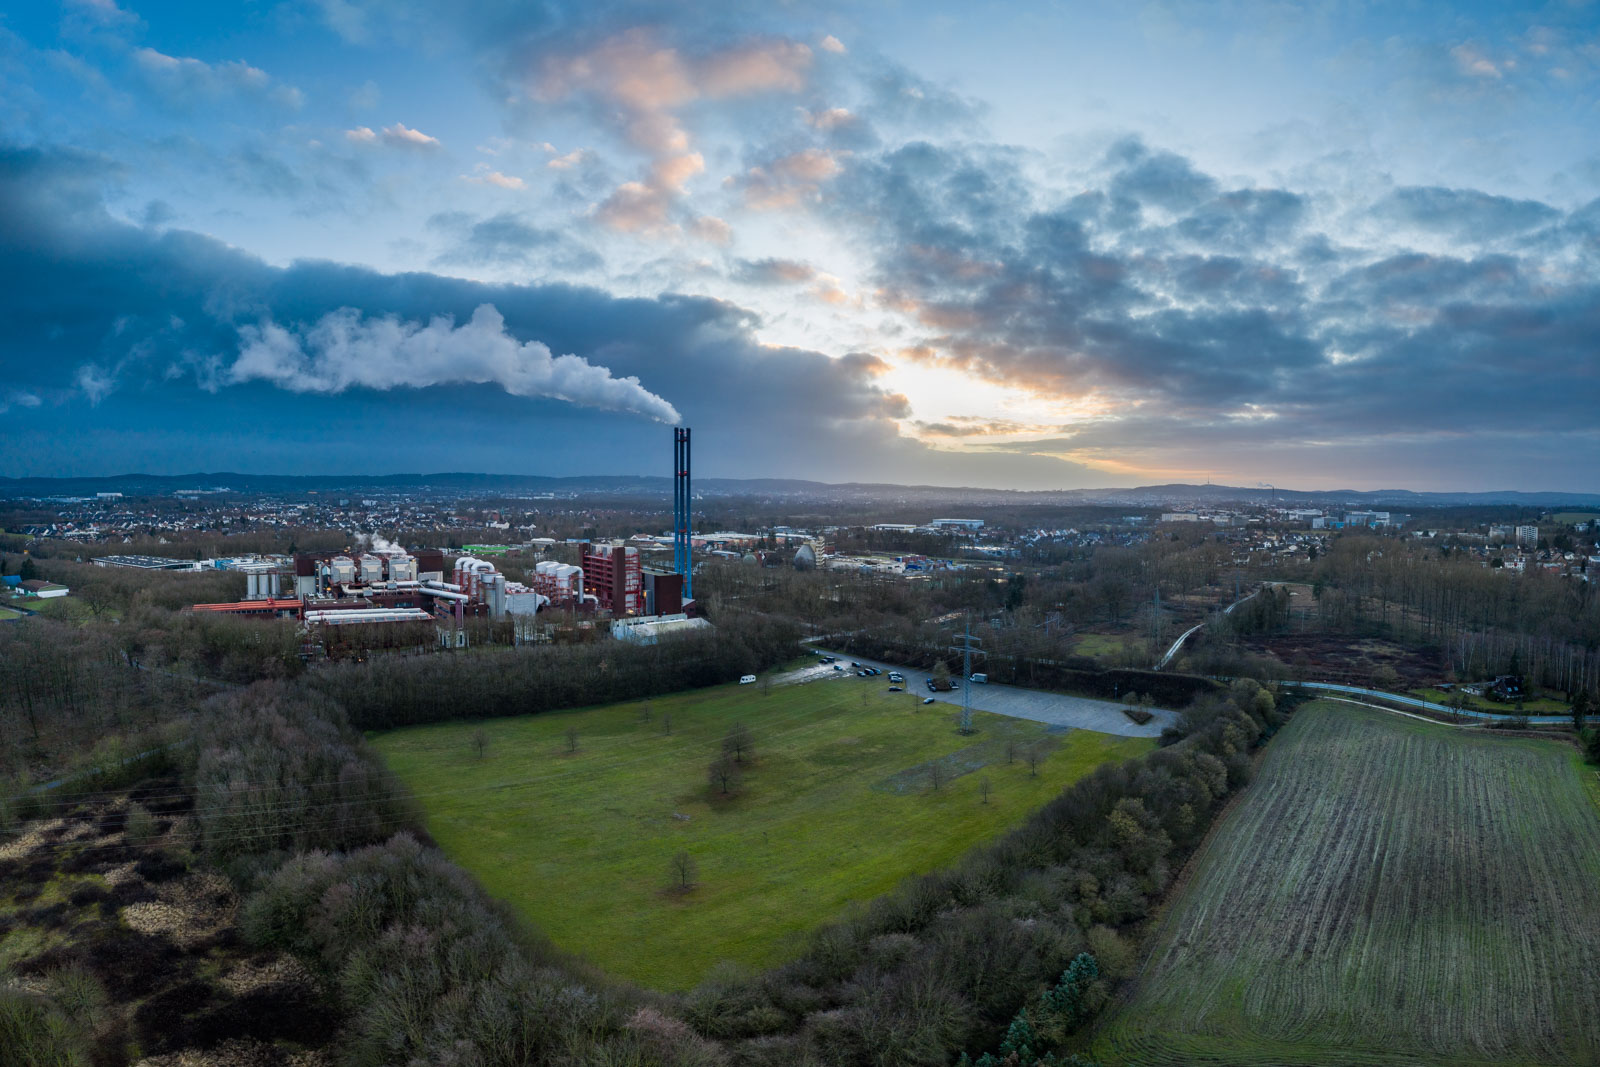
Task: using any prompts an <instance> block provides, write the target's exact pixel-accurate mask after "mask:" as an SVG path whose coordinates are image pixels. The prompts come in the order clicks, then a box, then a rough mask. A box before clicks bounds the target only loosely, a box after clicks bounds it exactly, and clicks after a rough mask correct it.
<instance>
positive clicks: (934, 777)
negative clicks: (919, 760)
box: [928, 760, 945, 793]
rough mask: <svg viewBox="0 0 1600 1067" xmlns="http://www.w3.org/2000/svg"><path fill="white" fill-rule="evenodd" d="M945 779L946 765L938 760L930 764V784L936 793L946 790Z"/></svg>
mask: <svg viewBox="0 0 1600 1067" xmlns="http://www.w3.org/2000/svg"><path fill="white" fill-rule="evenodd" d="M944 778H945V774H944V764H942V763H940V762H939V761H938V760H934V761H933V762H932V763H930V764H928V784H929V785H930V786H932V787H933V791H934V792H935V793H937V792H938V791H939V790H940V789H942V788H944Z"/></svg>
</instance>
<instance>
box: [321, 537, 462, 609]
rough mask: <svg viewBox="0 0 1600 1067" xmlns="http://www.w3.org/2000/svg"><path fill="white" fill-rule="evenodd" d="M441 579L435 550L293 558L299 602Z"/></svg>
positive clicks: (440, 561) (440, 555) (439, 555)
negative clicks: (411, 552)
mask: <svg viewBox="0 0 1600 1067" xmlns="http://www.w3.org/2000/svg"><path fill="white" fill-rule="evenodd" d="M430 579H431V580H433V581H436V582H442V581H443V580H444V553H443V552H440V551H438V550H436V549H430V550H423V551H421V552H417V553H416V554H415V555H407V554H404V553H397V552H385V553H372V552H364V553H361V554H360V555H354V554H351V553H347V552H337V553H328V554H324V555H313V554H309V553H301V554H300V555H297V556H295V558H294V592H295V595H296V596H298V597H300V598H301V599H302V600H305V599H311V598H315V597H324V596H341V595H359V594H357V593H356V592H355V591H356V590H357V589H360V590H363V591H365V590H369V589H376V588H380V587H383V586H388V585H391V584H392V585H393V586H395V587H396V588H400V587H406V588H412V587H415V586H417V585H419V584H420V583H422V582H426V581H428V580H430Z"/></svg>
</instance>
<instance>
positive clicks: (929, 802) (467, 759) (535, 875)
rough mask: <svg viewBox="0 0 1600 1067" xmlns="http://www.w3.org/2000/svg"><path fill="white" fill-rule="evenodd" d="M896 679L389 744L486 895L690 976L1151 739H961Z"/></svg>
mask: <svg viewBox="0 0 1600 1067" xmlns="http://www.w3.org/2000/svg"><path fill="white" fill-rule="evenodd" d="M884 688H885V685H884V680H883V679H882V678H877V679H872V680H865V679H857V678H854V677H848V678H839V679H830V680H826V681H820V682H813V683H810V684H807V685H799V686H779V687H776V688H774V689H773V690H772V691H771V692H770V694H767V695H763V694H762V693H761V692H760V691H759V690H758V689H757V687H755V686H723V687H720V688H717V689H709V690H700V691H695V692H689V693H680V694H675V695H672V696H669V697H661V698H656V699H654V700H651V701H648V702H647V701H632V702H628V703H625V704H619V705H613V706H609V707H600V708H590V709H584V710H579V711H572V712H561V713H550V714H545V715H538V716H529V717H526V718H509V719H498V720H491V721H487V722H482V723H478V722H461V723H449V724H441V725H434V726H422V727H414V728H410V729H405V730H397V731H392V732H390V733H387V734H383V735H380V736H378V737H376V738H375V739H374V741H375V744H376V746H377V748H378V749H379V751H380V752H382V753H383V756H384V758H385V759H386V760H387V761H388V764H389V766H390V767H391V768H393V770H394V771H395V772H396V773H398V774H399V775H400V777H401V778H402V779H404V781H405V782H406V784H407V785H408V786H409V787H410V788H411V789H413V790H414V791H415V792H416V793H417V795H418V797H419V799H420V800H421V802H422V804H423V805H424V807H425V808H426V810H427V813H428V829H429V832H430V833H432V834H433V835H434V837H435V838H436V839H437V840H438V842H439V844H440V845H441V846H442V847H443V848H444V849H445V851H446V852H448V853H449V855H450V856H451V858H453V859H454V860H456V861H457V862H458V863H460V864H461V865H462V866H464V867H466V868H467V869H469V870H470V871H472V872H473V874H474V875H475V876H476V877H477V878H478V879H479V880H480V881H481V882H482V884H483V885H484V886H485V888H487V889H488V890H489V892H490V893H492V894H493V895H495V896H497V897H499V898H501V899H503V900H506V901H508V902H509V903H511V904H512V905H514V906H515V907H516V908H517V909H518V910H519V911H520V912H521V913H522V914H523V915H525V916H526V917H527V918H528V919H530V920H531V921H533V922H534V923H535V924H537V925H538V926H539V927H540V928H542V929H543V930H544V931H545V932H547V933H548V934H549V935H550V936H551V937H552V938H553V939H554V940H555V941H556V943H557V944H559V945H561V946H562V947H564V948H567V949H569V950H572V951H575V952H581V953H583V954H584V955H586V956H588V957H589V958H591V959H592V960H594V961H595V962H596V963H598V964H600V965H601V966H603V967H605V968H606V969H607V970H608V971H611V972H612V973H615V974H617V975H619V976H621V977H624V978H627V979H630V980H633V981H636V982H640V983H643V984H646V985H650V986H654V987H657V988H668V989H681V988H685V987H687V986H690V985H692V984H694V983H695V982H697V981H699V980H700V979H701V978H703V977H705V976H706V975H707V974H708V973H709V972H710V971H711V969H712V968H713V967H714V966H715V965H716V964H717V963H718V962H719V961H722V960H731V961H734V962H735V963H737V964H740V965H744V966H750V967H760V966H765V965H769V964H772V963H775V962H778V961H780V960H781V959H783V958H784V957H785V955H786V954H788V953H789V952H791V951H792V950H794V949H795V948H796V947H797V946H798V944H799V940H800V938H801V937H802V936H803V935H804V934H805V932H806V931H808V930H810V929H812V928H814V927H815V926H817V925H818V924H819V923H821V922H823V921H826V920H827V919H829V918H831V917H833V916H836V915H838V914H839V913H840V912H841V911H842V910H843V909H844V908H845V907H846V906H847V905H848V904H849V903H850V902H852V901H865V900H870V899H871V898H872V897H874V896H876V895H878V894H879V893H882V892H883V891H885V890H887V889H889V888H891V887H892V886H894V885H895V884H896V883H897V882H899V881H900V880H901V879H902V878H904V877H906V876H907V875H911V874H915V873H919V872H923V871H928V870H932V869H934V868H937V867H939V866H941V865H944V864H947V863H949V862H951V861H953V860H954V859H956V858H957V857H958V856H960V855H961V854H962V853H963V852H965V851H966V850H967V849H968V848H970V847H972V846H973V845H975V844H978V843H979V842H982V841H985V840H988V839H990V838H993V837H994V836H996V835H997V834H999V833H1000V832H1001V831H1003V830H1005V829H1006V828H1007V827H1009V826H1011V825H1012V824H1014V823H1015V822H1017V821H1018V820H1020V819H1021V818H1022V817H1023V816H1024V815H1026V814H1027V813H1028V812H1029V811H1032V810H1033V809H1034V808H1036V807H1038V806H1039V805H1040V804H1042V803H1043V802H1044V801H1046V800H1048V799H1049V798H1050V797H1052V796H1054V795H1055V794H1056V793H1057V792H1059V791H1060V789H1061V788H1062V787H1063V786H1064V785H1066V784H1067V783H1069V782H1071V781H1073V780H1075V779H1077V778H1079V777H1081V776H1082V775H1084V774H1085V773H1087V772H1088V771H1090V770H1091V769H1093V768H1094V767H1095V766H1097V765H1098V764H1100V763H1102V762H1105V761H1107V760H1122V759H1127V758H1131V757H1133V756H1137V755H1140V754H1142V753H1144V752H1147V751H1149V750H1150V749H1151V748H1152V747H1153V745H1154V742H1153V741H1150V740H1146V739H1137V738H1120V737H1113V736H1111V735H1107V734H1099V733H1093V732H1089V731H1081V730H1080V731H1072V732H1070V733H1067V734H1064V735H1049V734H1048V733H1047V731H1046V728H1045V727H1043V726H1041V725H1039V724H1036V723H1029V722H1021V721H1018V720H1012V719H1006V718H1002V717H1000V716H995V715H989V714H986V713H982V712H978V713H975V714H974V717H975V721H976V725H977V730H978V732H977V733H976V734H974V735H972V736H969V737H963V736H961V735H960V734H959V733H958V732H957V731H956V729H955V726H956V723H955V717H954V715H953V714H952V713H951V709H950V708H949V706H948V705H934V706H930V707H924V706H922V704H921V700H920V695H918V694H906V693H887V692H884ZM647 704H648V706H649V718H648V720H647V719H646V718H645V715H644V709H645V707H646V705H647ZM669 719H670V722H671V733H668V732H667V729H666V725H667V722H668V720H669ZM735 723H743V724H744V725H745V726H746V727H748V729H749V731H750V733H751V736H752V737H753V739H754V750H755V754H756V758H755V761H754V763H753V764H752V765H750V766H748V767H747V768H745V770H744V784H743V786H742V787H741V788H740V790H739V792H738V793H737V794H736V795H734V796H731V797H723V796H721V795H720V793H719V791H718V790H716V789H714V788H713V787H712V786H710V785H709V783H708V778H707V768H708V766H709V764H710V763H711V761H712V760H713V759H714V758H715V757H716V756H717V755H718V754H719V752H720V746H721V742H722V739H723V738H724V736H725V735H726V734H727V733H728V731H729V728H730V727H732V726H733V725H734V724H735ZM480 728H481V729H482V731H483V734H484V739H485V741H486V748H485V754H484V755H483V756H482V757H481V758H480V757H479V756H478V754H477V752H476V746H475V744H474V735H475V733H476V732H477V731H478V730H479V729H480ZM569 729H573V730H576V731H577V739H576V740H577V747H576V750H575V751H569V750H568V747H569V740H568V737H567V732H568V730H569ZM1007 739H1013V740H1015V741H1016V742H1017V747H1018V749H1019V753H1020V751H1024V750H1025V749H1026V747H1027V746H1028V745H1030V744H1034V743H1038V742H1043V743H1044V744H1045V745H1047V746H1049V748H1050V751H1049V754H1048V756H1047V757H1046V758H1044V760H1043V762H1042V763H1040V765H1039V767H1038V773H1037V776H1035V775H1034V774H1032V773H1031V771H1030V768H1029V766H1028V763H1027V761H1026V759H1024V758H1022V756H1021V755H1020V754H1019V755H1018V757H1017V758H1016V759H1015V762H1012V763H1007V760H1006V749H1007ZM935 762H937V763H938V764H939V766H940V768H941V771H940V774H939V775H938V777H939V778H941V779H942V780H941V781H940V784H939V787H938V788H937V789H935V788H934V787H933V783H934V779H935V777H936V775H935V773H934V772H933V770H932V765H933V764H934V763H935ZM985 778H987V779H988V781H989V784H990V786H991V789H992V794H991V796H990V797H989V799H988V801H987V803H985V801H984V799H983V796H982V793H981V782H982V781H983V780H984V779H985ZM680 851H682V852H687V853H688V854H689V855H690V856H691V857H693V859H694V862H695V865H696V867H697V874H696V877H695V883H696V884H695V886H694V888H693V889H692V890H690V891H688V892H674V891H671V890H670V889H669V888H668V886H669V883H670V880H671V876H670V872H669V867H670V865H671V860H672V857H673V856H674V855H675V854H677V853H678V852H680Z"/></svg>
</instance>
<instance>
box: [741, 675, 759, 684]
mask: <svg viewBox="0 0 1600 1067" xmlns="http://www.w3.org/2000/svg"><path fill="white" fill-rule="evenodd" d="M755 680H756V676H755V675H753V674H746V675H744V676H743V677H741V678H740V679H739V684H740V685H753V684H755Z"/></svg>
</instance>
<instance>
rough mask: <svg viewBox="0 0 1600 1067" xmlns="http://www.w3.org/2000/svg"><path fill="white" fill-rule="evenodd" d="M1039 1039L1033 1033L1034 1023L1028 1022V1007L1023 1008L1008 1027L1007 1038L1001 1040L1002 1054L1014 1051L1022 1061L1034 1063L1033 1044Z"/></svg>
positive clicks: (1007, 1054)
mask: <svg viewBox="0 0 1600 1067" xmlns="http://www.w3.org/2000/svg"><path fill="white" fill-rule="evenodd" d="M1036 1040H1038V1039H1037V1038H1036V1037H1035V1036H1034V1033H1033V1024H1031V1023H1030V1022H1028V1009H1027V1008H1023V1009H1022V1010H1021V1011H1019V1012H1017V1017H1016V1018H1015V1019H1012V1020H1011V1025H1010V1026H1009V1027H1007V1028H1006V1039H1005V1040H1004V1041H1002V1042H1000V1054H1001V1055H1002V1056H1009V1055H1011V1054H1012V1053H1013V1052H1014V1053H1016V1054H1017V1059H1018V1060H1019V1061H1020V1062H1022V1063H1030V1064H1031V1063H1032V1062H1033V1060H1034V1056H1033V1044H1034V1042H1035V1041H1036Z"/></svg>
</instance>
